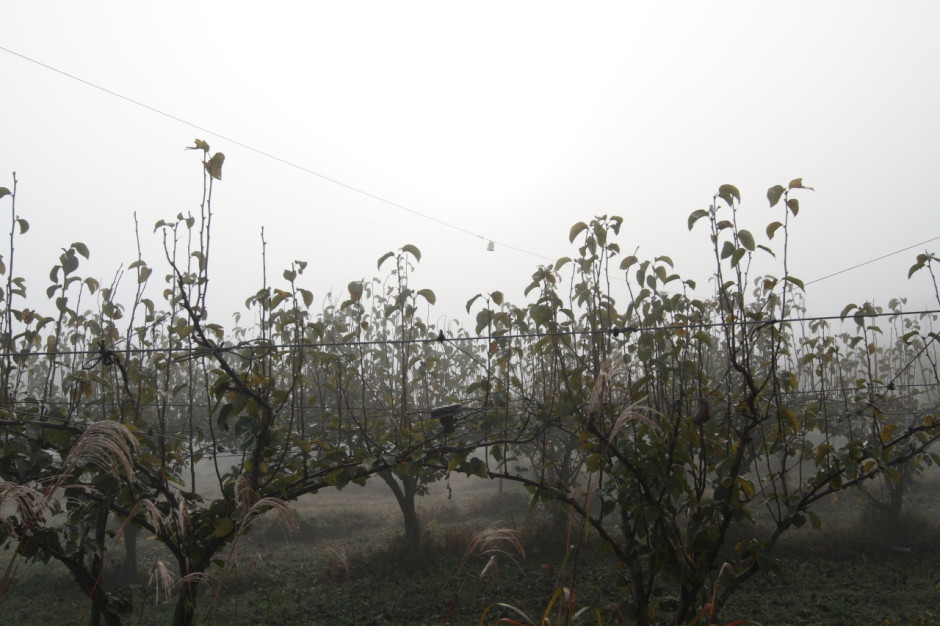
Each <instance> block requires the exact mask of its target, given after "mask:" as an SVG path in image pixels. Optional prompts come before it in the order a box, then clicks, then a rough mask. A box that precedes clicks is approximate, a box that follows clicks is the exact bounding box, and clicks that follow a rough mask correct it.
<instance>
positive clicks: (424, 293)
mask: <svg viewBox="0 0 940 626" xmlns="http://www.w3.org/2000/svg"><path fill="white" fill-rule="evenodd" d="M418 295H419V296H421V297H422V298H424V299H425V300H427V301H428V303H430V304H434V303H435V302H437V296H435V295H434V292H433V291H431V290H430V289H419V290H418Z"/></svg>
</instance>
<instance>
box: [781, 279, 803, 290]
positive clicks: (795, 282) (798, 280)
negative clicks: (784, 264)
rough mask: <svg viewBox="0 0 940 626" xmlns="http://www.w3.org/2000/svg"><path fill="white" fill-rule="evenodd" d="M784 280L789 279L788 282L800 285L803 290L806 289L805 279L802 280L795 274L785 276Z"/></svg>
mask: <svg viewBox="0 0 940 626" xmlns="http://www.w3.org/2000/svg"><path fill="white" fill-rule="evenodd" d="M783 280H785V281H787V282H788V283H792V284H793V285H795V286H797V287H799V288H800V289H801V290H802V291H806V287H805V286H804V285H803V281H802V280H800V279H799V278H796V277H794V276H784V277H783Z"/></svg>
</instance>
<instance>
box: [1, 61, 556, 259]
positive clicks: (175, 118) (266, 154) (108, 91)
mask: <svg viewBox="0 0 940 626" xmlns="http://www.w3.org/2000/svg"><path fill="white" fill-rule="evenodd" d="M0 50H3V51H4V52H7V53H9V54H12V55H14V56H17V57H19V58H21V59H23V60H25V61H29V62H30V63H35V64H36V65H38V66H40V67H43V68H45V69H47V70H50V71H52V72H55V73H57V74H60V75H62V76H65V77H67V78H70V79H72V80H74V81H77V82H80V83H82V84H83V85H87V86H88V87H92V88H93V89H97V90H99V91H101V92H104V93H106V94H108V95H110V96H114V97H115V98H120V99H121V100H124V101H126V102H129V103H130V104H133V105H135V106H138V107H141V108H144V109H146V110H148V111H150V112H152V113H156V114H157V115H162V116H163V117H166V118H168V119H171V120H173V121H174V122H178V123H180V124H184V125H186V126H189V127H190V128H194V129H196V130H198V131H200V132H202V133H206V134H207V135H212V136H213V137H217V138H219V139H222V140H223V141H227V142H229V143H231V144H233V145H236V146H238V147H240V148H244V149H245V150H248V151H250V152H254V153H255V154H257V155H260V156H263V157H265V158H267V159H271V160H272V161H277V162H278V163H281V164H282V165H286V166H288V167H291V168H294V169H296V170H299V171H301V172H304V173H306V174H310V175H311V176H316V177H317V178H320V179H322V180H324V181H326V182H329V183H332V184H334V185H338V186H340V187H343V188H345V189H348V190H350V191H353V192H355V193H358V194H361V195H363V196H366V197H368V198H371V199H373V200H377V201H378V202H382V203H384V204H387V205H389V206H392V207H395V208H396V209H400V210H402V211H406V212H408V213H411V214H412V215H416V216H418V217H421V218H423V219H426V220H428V221H431V222H436V223H437V224H439V225H441V226H445V227H447V228H451V229H453V230H456V231H458V232H461V233H463V234H465V235H469V236H471V237H476V238H477V239H480V240H481V241H484V242H493V243H495V244H498V245H500V246H502V247H504V248H509V249H510V250H515V251H516V252H521V253H523V254H527V255H529V256H533V257H536V258H539V259H543V260H548V261H554V259H552V258H550V257H547V256H545V255H542V254H538V253H536V252H532V251H530V250H525V249H523V248H520V247H518V246H514V245H512V244H508V243H505V242H503V241H500V240H498V239H493V238H492V237H484V236H483V235H480V234H478V233H475V232H473V231H470V230H468V229H466V228H463V227H462V226H458V225H456V224H452V223H450V222H447V221H445V220H442V219H440V218H437V217H434V216H433V215H428V214H427V213H422V212H421V211H418V210H416V209H413V208H411V207H409V206H406V205H404V204H401V203H398V202H395V201H393V200H388V199H387V198H383V197H382V196H379V195H376V194H374V193H372V192H369V191H366V190H364V189H362V188H360V187H356V186H355V185H351V184H349V183H344V182H343V181H341V180H338V179H336V178H333V177H331V176H327V175H326V174H321V173H320V172H317V171H316V170H312V169H310V168H308V167H304V166H303V165H299V164H297V163H294V162H293V161H289V160H287V159H285V158H282V157H279V156H277V155H276V154H272V153H270V152H267V151H265V150H262V149H260V148H256V147H255V146H252V145H251V144H247V143H245V142H243V141H239V140H237V139H234V138H232V137H229V136H227V135H223V134H222V133H219V132H216V131H214V130H211V129H209V128H206V127H205V126H200V125H199V124H195V123H193V122H190V121H188V120H185V119H183V118H181V117H178V116H176V115H173V114H172V113H167V112H166V111H163V110H161V109H158V108H156V107H153V106H150V105H149V104H146V103H144V102H141V101H139V100H135V99H133V98H130V97H128V96H125V95H123V94H121V93H118V92H116V91H113V90H111V89H108V88H107V87H102V86H101V85H98V84H96V83H93V82H91V81H89V80H85V79H84V78H80V77H78V76H75V75H74V74H70V73H69V72H66V71H64V70H61V69H59V68H57V67H54V66H52V65H48V64H46V63H43V62H42V61H38V60H36V59H33V58H31V57H28V56H26V55H25V54H21V53H19V52H16V51H15V50H10V49H9V48H5V47H3V46H0Z"/></svg>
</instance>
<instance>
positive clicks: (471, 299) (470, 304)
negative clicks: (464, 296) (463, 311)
mask: <svg viewBox="0 0 940 626" xmlns="http://www.w3.org/2000/svg"><path fill="white" fill-rule="evenodd" d="M481 297H482V294H479V293H478V294H477V295H475V296H473V297H472V298H470V299H469V300H467V313H469V312H470V308H471V307H472V306H473V303H474V302H476V301H477V298H481Z"/></svg>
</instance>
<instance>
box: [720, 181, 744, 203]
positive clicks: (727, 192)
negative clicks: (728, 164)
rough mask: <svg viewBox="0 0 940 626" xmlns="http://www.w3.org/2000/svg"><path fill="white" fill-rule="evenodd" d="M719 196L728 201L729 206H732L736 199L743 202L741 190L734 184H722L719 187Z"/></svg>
mask: <svg viewBox="0 0 940 626" xmlns="http://www.w3.org/2000/svg"><path fill="white" fill-rule="evenodd" d="M718 197H719V198H721V199H722V200H724V201H725V202H727V203H728V206H732V204H733V201H734V200H737V201H738V203H740V202H741V192H740V191H738V188H737V187H735V186H734V185H722V186H721V187H719V188H718Z"/></svg>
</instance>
